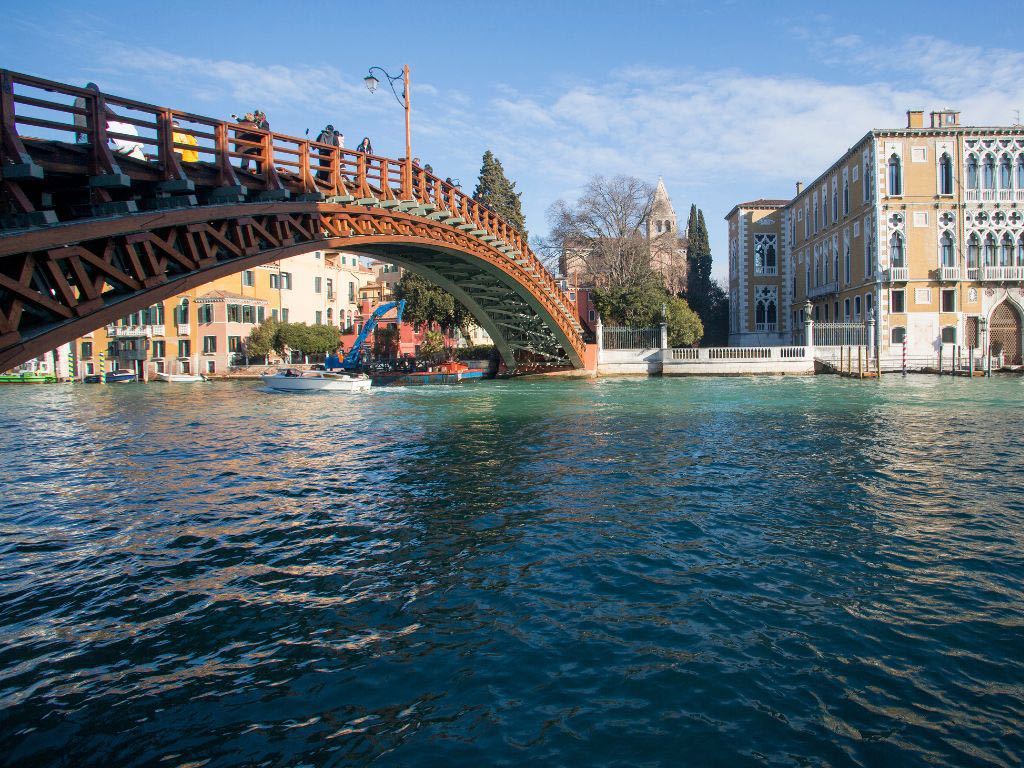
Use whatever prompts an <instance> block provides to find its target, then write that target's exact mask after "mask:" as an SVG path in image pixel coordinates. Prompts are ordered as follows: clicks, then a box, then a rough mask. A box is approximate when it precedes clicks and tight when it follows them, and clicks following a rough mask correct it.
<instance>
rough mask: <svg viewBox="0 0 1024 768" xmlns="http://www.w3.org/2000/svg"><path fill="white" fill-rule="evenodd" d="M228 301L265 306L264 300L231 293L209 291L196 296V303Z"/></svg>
mask: <svg viewBox="0 0 1024 768" xmlns="http://www.w3.org/2000/svg"><path fill="white" fill-rule="evenodd" d="M228 299H232V300H238V301H254V302H257V303H261V304H266V303H267V301H266V299H258V298H256V297H255V296H243V295H242V294H240V293H234V292H232V291H222V290H216V291H209V292H207V293H204V294H203V295H202V296H197V297H196V301H226V300H228Z"/></svg>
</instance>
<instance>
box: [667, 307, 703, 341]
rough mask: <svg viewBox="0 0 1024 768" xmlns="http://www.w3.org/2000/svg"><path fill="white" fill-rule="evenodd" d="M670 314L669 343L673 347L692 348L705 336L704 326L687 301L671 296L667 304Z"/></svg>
mask: <svg viewBox="0 0 1024 768" xmlns="http://www.w3.org/2000/svg"><path fill="white" fill-rule="evenodd" d="M665 310H666V312H667V314H668V343H669V346H671V347H692V346H693V345H694V344H697V343H698V342H699V341H700V340H701V337H702V336H703V335H704V325H703V323H701V321H700V317H698V316H697V313H696V312H694V311H693V310H692V309H690V305H689V304H687V303H686V300H685V299H681V298H680V297H678V296H670V297H669V298H668V300H667V301H666V302H665Z"/></svg>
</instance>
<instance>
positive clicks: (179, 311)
mask: <svg viewBox="0 0 1024 768" xmlns="http://www.w3.org/2000/svg"><path fill="white" fill-rule="evenodd" d="M174 322H176V323H177V324H178V325H185V324H186V323H188V299H182V300H181V303H180V304H179V305H178V306H177V307H175V308H174Z"/></svg>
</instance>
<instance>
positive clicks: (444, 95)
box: [96, 26, 1024, 274]
mask: <svg viewBox="0 0 1024 768" xmlns="http://www.w3.org/2000/svg"><path fill="white" fill-rule="evenodd" d="M793 34H794V38H795V39H796V43H795V44H797V45H800V46H801V47H802V48H803V49H804V51H805V53H806V55H807V57H808V59H809V60H810V62H811V64H812V66H810V67H809V68H808V70H809V71H810V72H814V73H820V75H818V76H812V75H807V74H803V75H772V74H757V73H751V72H745V71H740V70H711V71H709V70H700V69H694V68H688V69H683V68H680V69H666V68H651V67H639V66H637V67H630V68H622V69H618V70H615V71H611V72H607V73H596V77H598V78H599V79H594V80H589V81H581V80H576V81H567V80H565V79H564V78H565V77H566V75H564V74H560V75H556V76H553V77H557V78H558V79H557V80H552V81H549V82H538V83H537V87H536V88H535V89H533V90H531V91H529V92H524V91H522V90H521V89H516V88H513V87H511V86H508V85H505V84H501V83H495V84H489V85H488V86H487V93H488V96H486V97H480V96H475V95H473V94H469V93H466V92H464V91H457V90H454V89H453V90H446V89H445V88H444V87H443V86H439V85H436V84H433V83H430V84H417V82H416V81H415V79H414V92H413V103H414V105H415V114H414V123H413V132H414V137H415V138H414V141H415V142H417V148H416V154H417V155H420V156H422V157H423V158H424V160H425V161H429V162H432V163H433V165H434V166H435V168H437V170H438V172H439V173H440V174H441V175H442V176H444V175H449V174H451V175H453V176H454V175H458V174H462V176H463V178H464V179H467V180H468V179H469V178H470V174H475V171H476V168H477V167H478V163H479V157H480V154H481V153H482V151H483V150H484V149H488V148H490V149H493V150H494V151H495V152H496V153H497V154H498V156H499V157H500V158H501V159H502V161H503V163H504V165H505V168H506V171H507V172H508V173H509V175H510V176H511V177H512V178H514V179H516V180H517V181H518V185H519V189H520V190H521V191H523V192H524V195H523V197H524V204H525V208H526V213H527V219H528V223H529V224H530V227H531V230H532V231H534V232H537V233H540V232H541V231H542V230H543V228H544V225H543V222H544V214H545V211H546V209H547V207H548V205H550V203H551V202H552V201H554V200H555V199H557V198H559V197H571V196H572V195H573V194H575V193H576V192H577V191H578V189H579V188H580V187H581V186H582V184H583V183H584V182H585V180H586V179H587V178H588V177H589V176H591V175H593V174H596V173H602V174H605V175H613V174H616V173H629V174H633V175H636V176H640V177H642V178H645V179H647V180H650V181H653V180H654V179H656V178H657V176H659V175H662V176H664V177H665V181H666V184H667V185H668V187H669V190H670V192H671V193H672V195H673V197H674V200H675V204H676V209H677V211H678V212H679V213H680V215H684V214H685V211H686V209H687V208H688V207H689V203H690V202H691V201H693V202H696V203H697V205H698V206H700V207H702V208H704V212H705V218H706V220H707V221H708V223H709V226H710V227H711V236H712V244H713V250H714V251H715V253H716V255H717V258H716V273H717V274H722V270H723V269H724V259H723V258H722V256H723V255H724V251H725V249H724V237H725V236H724V225H721V224H718V225H716V221H718V222H720V219H721V216H723V215H724V214H725V213H726V212H727V211H728V210H729V208H730V207H731V206H732V205H733V204H734V203H736V202H738V201H740V200H746V199H751V198H756V197H762V196H764V197H775V196H786V195H789V194H790V193H791V191H792V183H793V181H795V180H797V179H802V180H804V181H810V180H812V179H813V178H814V177H815V176H817V175H818V174H819V173H820V172H822V171H823V170H825V168H826V167H827V166H828V165H829V164H830V163H831V162H832V161H833V160H835V159H836V158H837V157H838V156H839V155H840V154H841V153H842V152H843V151H844V150H845V149H846V148H847V147H848V146H850V145H851V144H853V143H854V142H855V141H856V140H857V139H858V138H860V137H861V136H862V135H863V134H864V133H865V132H867V131H868V130H869V129H870V128H872V127H895V126H900V125H902V124H903V120H904V114H903V113H904V111H905V110H906V109H907V108H910V107H915V106H920V107H924V108H938V107H944V106H953V107H959V108H961V109H962V111H963V115H964V120H965V121H966V122H968V123H974V124H1006V123H1007V122H1008V121H1009V120H1010V118H1011V114H1012V110H1013V109H1014V108H1016V107H1024V80H1021V78H1020V77H1019V73H1020V72H1021V71H1022V69H1024V52H1022V51H1012V50H996V49H982V48H976V47H967V46H958V45H956V44H953V43H950V42H949V41H945V40H939V39H936V38H931V37H912V38H909V39H907V40H903V41H899V47H900V49H901V51H902V54H901V56H900V57H899V58H898V59H896V60H893V59H892V57H890V56H889V55H888V52H889V50H890V48H889V45H888V44H887V45H886V46H885V47H882V46H880V45H873V44H872V43H871V42H870V41H869V40H866V39H865V38H863V37H859V36H856V35H842V36H836V35H832V36H829V35H827V34H822V32H821V28H820V26H819V29H818V30H817V32H816V33H815V34H810V33H807V32H803V33H801V32H800V31H797V32H795V33H793ZM103 50H104V55H103V56H102V57H97V59H96V60H97V61H102V62H103V64H102V65H98V66H103V67H104V71H105V73H106V76H105V79H104V80H102V81H101V82H102V83H103V85H104V87H105V88H107V89H108V90H112V91H114V90H115V87H114V86H115V85H117V84H119V83H126V84H130V85H131V88H130V90H129V89H128V88H125V89H123V90H122V92H127V93H132V92H134V93H140V92H141V93H145V92H146V89H147V86H146V83H151V84H153V86H154V87H156V84H158V83H160V82H161V81H167V80H168V79H173V78H185V77H187V78H188V80H189V84H190V86H189V87H190V95H191V97H192V98H193V99H196V100H198V101H200V102H205V103H209V104H213V105H216V106H215V108H214V110H213V111H214V112H224V111H225V110H227V109H235V110H236V111H237V110H239V109H250V108H252V107H255V106H261V107H263V108H265V109H267V110H268V112H269V113H270V115H271V120H272V124H274V125H275V128H276V127H279V126H280V128H281V129H282V130H285V131H288V130H289V128H291V129H292V130H295V129H294V128H293V127H291V126H288V125H281V123H280V122H274V117H275V115H274V111H273V110H275V109H276V111H277V112H278V113H279V114H282V115H287V119H288V120H291V121H292V122H293V123H296V124H299V123H298V122H297V121H300V120H305V119H308V120H311V121H313V122H316V121H318V120H320V119H322V118H324V117H326V116H330V115H340V116H341V118H339V119H344V120H345V121H346V122H347V124H348V126H347V127H348V130H349V131H350V133H351V135H353V136H354V135H355V133H356V131H357V130H358V132H359V133H360V135H362V134H363V133H371V132H373V131H374V130H377V131H378V135H380V134H385V135H384V136H383V137H382V141H380V142H377V141H376V140H375V144H377V145H378V149H381V147H382V145H383V146H384V147H385V149H384V151H387V149H386V148H387V147H391V146H400V143H399V142H400V139H398V140H396V139H397V137H398V135H399V131H400V129H399V128H398V127H397V126H398V125H399V124H400V121H399V120H398V119H395V112H394V110H396V105H395V104H394V100H393V99H391V97H390V95H388V98H387V99H384V98H380V96H381V95H382V94H380V93H378V95H377V96H378V98H368V95H367V94H366V92H365V89H364V87H363V84H362V74H363V73H362V72H343V71H342V70H340V69H338V68H337V67H334V66H328V65H318V66H309V65H301V64H300V65H281V64H265V63H257V62H240V61H231V60H227V59H215V58H197V57H188V56H180V55H177V54H173V53H169V52H167V51H163V50H159V49H155V48H145V49H137V48H131V47H128V46H124V45H120V44H111V43H109V42H105V43H104V45H103ZM819 65H820V66H819ZM830 74H833V75H835V80H834V81H829V80H826V79H824V78H825V77H828V76H829V75H830ZM314 116H315V117H314ZM357 126H358V128H357ZM384 126H386V127H384ZM392 134H394V135H392ZM467 186H471V184H470V183H469V182H468V181H467Z"/></svg>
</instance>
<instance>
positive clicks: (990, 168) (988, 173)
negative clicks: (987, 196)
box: [981, 155, 996, 189]
mask: <svg viewBox="0 0 1024 768" xmlns="http://www.w3.org/2000/svg"><path fill="white" fill-rule="evenodd" d="M981 185H982V187H984V188H985V189H995V188H996V159H995V158H994V157H992V155H985V162H984V163H983V164H982V167H981Z"/></svg>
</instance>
